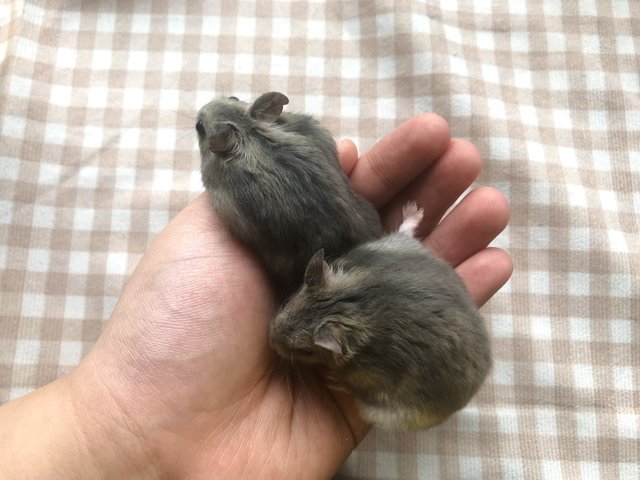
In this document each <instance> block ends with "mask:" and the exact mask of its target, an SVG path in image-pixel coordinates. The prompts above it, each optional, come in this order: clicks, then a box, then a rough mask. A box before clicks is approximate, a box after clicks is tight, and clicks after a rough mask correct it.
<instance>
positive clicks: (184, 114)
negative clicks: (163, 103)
mask: <svg viewBox="0 0 640 480" xmlns="http://www.w3.org/2000/svg"><path fill="white" fill-rule="evenodd" d="M176 113H177V114H178V115H180V116H181V117H184V118H187V119H189V120H191V121H192V122H193V124H194V125H195V123H196V117H192V116H191V115H187V114H186V113H184V112H181V111H180V110H178V111H177V112H176Z"/></svg>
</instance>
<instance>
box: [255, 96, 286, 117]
mask: <svg viewBox="0 0 640 480" xmlns="http://www.w3.org/2000/svg"><path fill="white" fill-rule="evenodd" d="M287 103H289V99H288V98H287V97H286V95H284V94H283V93H280V92H269V93H263V94H262V95H260V96H259V97H258V98H257V99H256V101H255V102H253V105H251V109H250V110H249V115H251V118H255V119H256V120H264V121H265V122H275V121H276V120H277V118H278V117H279V116H280V114H281V113H282V107H283V106H285V105H286V104H287Z"/></svg>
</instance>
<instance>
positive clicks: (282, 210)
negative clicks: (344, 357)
mask: <svg viewBox="0 0 640 480" xmlns="http://www.w3.org/2000/svg"><path fill="white" fill-rule="evenodd" d="M287 103H289V100H288V98H287V97H286V96H285V95H283V94H282V93H278V92H269V93H265V94H263V95H261V96H260V97H259V98H258V99H256V101H255V102H254V103H253V104H247V103H245V102H241V101H239V100H237V99H236V98H235V97H230V98H228V99H220V100H215V101H212V102H211V103H209V104H207V105H205V106H204V107H203V108H202V109H201V110H200V112H199V113H198V122H197V124H196V129H197V132H198V137H199V145H200V153H201V156H202V165H201V169H202V181H203V183H204V186H205V188H206V189H207V191H208V193H209V195H210V197H211V201H212V204H213V207H214V209H215V210H216V212H217V213H218V215H219V216H220V217H221V218H222V220H223V222H224V223H225V226H226V227H227V228H228V229H229V230H230V231H231V233H232V234H233V235H234V236H235V237H236V238H237V239H239V240H240V241H242V242H244V243H246V244H247V245H249V246H250V247H251V248H252V249H253V250H254V251H255V252H257V253H258V254H259V255H260V257H261V258H262V260H263V262H264V264H265V266H266V267H267V269H268V270H269V272H270V273H271V274H272V276H273V277H274V279H275V280H276V282H277V285H278V287H279V290H280V292H281V293H282V294H284V295H286V294H288V293H291V292H292V291H294V290H295V289H296V288H297V287H298V286H299V285H300V284H301V283H302V277H303V274H304V271H305V267H306V265H307V262H308V261H309V258H311V256H312V255H313V253H315V252H316V251H317V250H319V249H320V248H324V250H325V252H326V254H327V255H328V256H329V257H331V256H334V255H339V254H341V253H344V252H346V251H347V250H349V249H350V248H352V247H353V246H355V245H358V244H360V243H362V242H365V241H368V240H371V239H374V238H378V237H380V236H381V235H382V226H381V224H380V218H379V217H378V214H377V212H376V210H375V208H374V207H373V206H372V205H371V204H370V203H369V202H367V201H366V200H364V198H362V197H360V196H359V195H357V194H355V193H354V192H353V190H352V189H351V186H350V184H349V180H348V178H347V177H346V175H345V174H344V173H343V171H342V169H341V168H340V163H339V161H338V154H337V148H336V144H335V141H334V140H333V138H332V137H331V134H330V133H329V132H328V131H327V130H326V129H325V128H323V127H322V126H321V125H320V123H319V122H317V121H316V120H314V119H313V118H312V117H310V116H308V115H302V114H295V113H283V112H282V108H283V106H284V105H286V104H287Z"/></svg>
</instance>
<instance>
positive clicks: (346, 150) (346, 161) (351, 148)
mask: <svg viewBox="0 0 640 480" xmlns="http://www.w3.org/2000/svg"><path fill="white" fill-rule="evenodd" d="M338 159H339V160H340V166H341V167H342V170H343V171H344V173H346V174H347V176H349V175H351V172H352V171H353V168H354V167H355V166H356V163H357V162H358V148H357V147H356V145H355V143H353V142H352V141H351V140H340V141H339V142H338Z"/></svg>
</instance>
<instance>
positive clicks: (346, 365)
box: [270, 222, 491, 430]
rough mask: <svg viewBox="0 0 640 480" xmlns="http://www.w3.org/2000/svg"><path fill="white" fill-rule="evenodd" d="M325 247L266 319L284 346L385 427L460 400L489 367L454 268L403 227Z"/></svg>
mask: <svg viewBox="0 0 640 480" xmlns="http://www.w3.org/2000/svg"><path fill="white" fill-rule="evenodd" d="M414 224H416V222H414ZM323 257H324V255H323V252H322V250H320V251H318V252H317V253H316V254H315V255H314V256H313V257H312V258H311V260H310V261H309V263H308V266H307V268H306V271H305V275H304V282H303V285H302V286H301V287H300V289H299V290H298V291H297V292H296V293H295V294H294V295H293V296H292V297H291V299H290V300H289V301H288V302H287V303H286V304H285V305H284V307H283V308H282V309H281V310H280V311H279V313H278V314H277V316H276V318H275V319H274V321H273V322H272V325H271V330H270V343H271V345H272V346H273V347H274V348H275V350H276V351H277V352H278V353H279V354H280V356H282V357H283V358H285V359H293V360H297V361H300V362H305V363H308V364H313V365H318V366H321V367H324V369H325V372H326V373H327V377H328V378H329V379H331V381H332V382H337V384H338V385H337V387H339V388H342V389H345V390H347V391H349V392H350V393H352V394H353V395H354V397H355V398H356V402H357V406H358V410H359V412H360V415H361V416H362V418H363V419H365V420H366V421H368V422H370V423H372V424H374V425H376V426H379V427H382V428H385V429H393V430H421V429H426V428H429V427H432V426H435V425H437V424H439V423H440V422H442V421H444V420H445V419H447V418H448V417H449V416H450V415H451V414H452V413H454V412H455V411H457V410H459V409H461V408H462V407H464V406H465V405H466V404H467V402H468V401H469V400H470V399H471V397H472V396H473V395H474V394H475V393H476V391H477V390H478V389H479V388H480V386H481V384H482V383H483V381H484V379H485V377H486V376H487V374H488V372H489V369H490V367H491V348H490V342H489V338H488V335H487V331H486V329H485V326H484V323H483V320H482V318H481V316H480V314H479V312H478V310H477V308H476V306H475V304H474V302H473V300H472V299H471V297H470V295H469V294H468V292H467V290H466V288H465V286H464V284H463V282H462V280H461V279H460V277H458V275H457V274H456V273H455V271H454V270H453V269H452V268H451V267H450V266H449V265H448V264H447V263H446V262H444V261H443V260H441V259H439V258H438V257H436V256H435V255H433V254H432V253H430V252H429V251H427V249H426V248H425V247H424V246H423V245H421V244H420V242H419V241H418V240H416V239H415V238H413V236H412V235H410V234H409V232H408V231H407V228H402V231H400V232H396V233H392V234H389V235H387V236H385V237H383V238H380V239H377V240H373V241H370V242H367V243H365V244H362V245H360V246H357V247H355V248H354V249H353V250H351V251H349V252H348V253H346V254H344V255H341V256H340V257H338V258H335V259H333V260H330V261H329V262H326V261H325V260H324V258H323Z"/></svg>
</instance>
